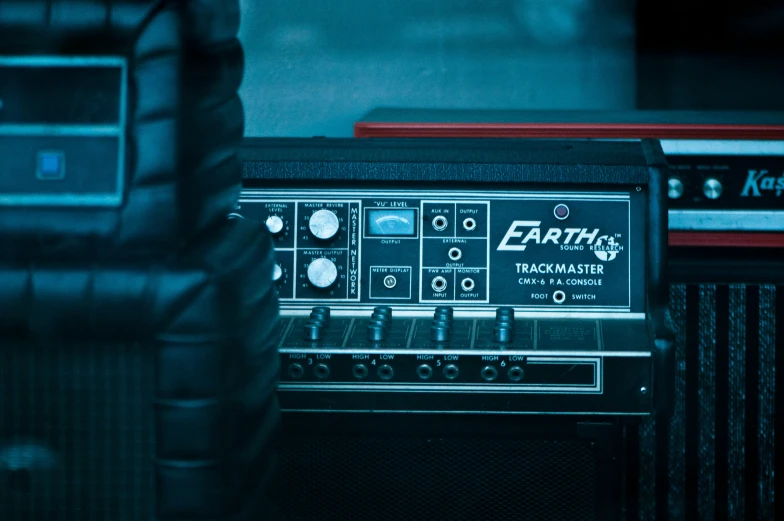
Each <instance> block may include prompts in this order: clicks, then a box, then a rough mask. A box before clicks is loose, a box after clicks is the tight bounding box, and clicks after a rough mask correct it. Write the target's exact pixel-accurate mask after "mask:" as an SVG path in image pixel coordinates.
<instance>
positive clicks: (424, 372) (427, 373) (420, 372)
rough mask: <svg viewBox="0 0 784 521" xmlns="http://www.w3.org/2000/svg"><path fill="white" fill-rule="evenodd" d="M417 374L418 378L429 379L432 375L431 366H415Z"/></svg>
mask: <svg viewBox="0 0 784 521" xmlns="http://www.w3.org/2000/svg"><path fill="white" fill-rule="evenodd" d="M417 376H418V377H419V379H420V380H430V377H431V376H433V368H432V367H430V366H429V365H427V364H422V365H420V366H419V367H417Z"/></svg>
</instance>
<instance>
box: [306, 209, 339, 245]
mask: <svg viewBox="0 0 784 521" xmlns="http://www.w3.org/2000/svg"><path fill="white" fill-rule="evenodd" d="M308 228H309V229H310V233H312V234H313V236H314V237H316V238H317V239H321V240H325V241H326V240H328V239H331V238H332V237H334V236H335V235H336V234H337V233H338V229H340V222H339V221H338V216H337V215H335V212H332V211H330V210H324V209H321V210H316V211H315V212H313V215H311V216H310V220H308Z"/></svg>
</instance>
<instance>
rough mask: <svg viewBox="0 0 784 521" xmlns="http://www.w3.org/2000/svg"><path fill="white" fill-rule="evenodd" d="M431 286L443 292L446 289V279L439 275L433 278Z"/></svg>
mask: <svg viewBox="0 0 784 521" xmlns="http://www.w3.org/2000/svg"><path fill="white" fill-rule="evenodd" d="M430 287H432V288H433V291H436V292H438V293H441V292H442V291H446V279H445V278H444V277H442V276H440V275H439V276H438V277H436V278H434V279H433V282H432V283H430Z"/></svg>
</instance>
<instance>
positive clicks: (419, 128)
mask: <svg viewBox="0 0 784 521" xmlns="http://www.w3.org/2000/svg"><path fill="white" fill-rule="evenodd" d="M354 137H358V138H379V137H409V138H603V139H643V138H653V139H784V126H774V125H694V124H661V123H656V124H653V123H639V124H633V123H381V122H363V121H360V122H357V123H355V124H354Z"/></svg>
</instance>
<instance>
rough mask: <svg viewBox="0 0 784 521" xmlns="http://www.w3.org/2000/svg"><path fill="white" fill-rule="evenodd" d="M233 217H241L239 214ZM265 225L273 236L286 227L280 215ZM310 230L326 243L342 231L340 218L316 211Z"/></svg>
mask: <svg viewBox="0 0 784 521" xmlns="http://www.w3.org/2000/svg"><path fill="white" fill-rule="evenodd" d="M232 215H236V216H238V217H241V216H240V215H238V214H232ZM264 224H265V225H266V226H267V230H269V232H270V233H271V234H272V235H277V234H279V233H280V232H282V231H283V228H284V226H285V223H284V222H283V219H282V218H281V217H280V216H279V215H270V216H269V217H267V220H266V221H264ZM308 229H309V230H310V233H312V234H313V236H314V237H316V238H317V239H321V240H325V241H326V240H329V239H331V238H332V237H334V236H335V235H337V233H338V231H339V230H340V220H339V219H338V216H337V215H335V212H333V211H331V210H326V209H323V208H322V209H321V210H316V211H315V212H313V215H311V216H310V219H309V220H308Z"/></svg>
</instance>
